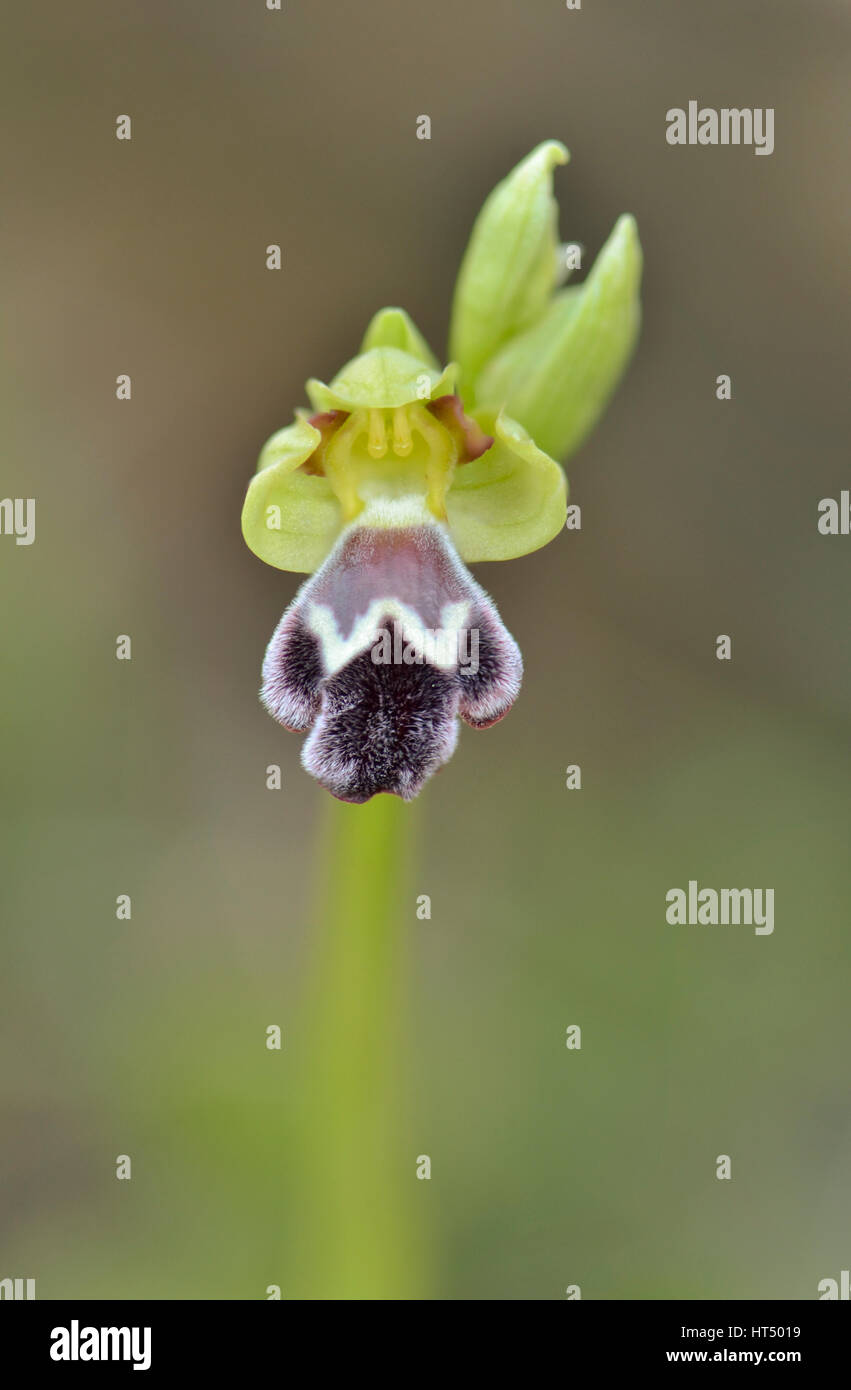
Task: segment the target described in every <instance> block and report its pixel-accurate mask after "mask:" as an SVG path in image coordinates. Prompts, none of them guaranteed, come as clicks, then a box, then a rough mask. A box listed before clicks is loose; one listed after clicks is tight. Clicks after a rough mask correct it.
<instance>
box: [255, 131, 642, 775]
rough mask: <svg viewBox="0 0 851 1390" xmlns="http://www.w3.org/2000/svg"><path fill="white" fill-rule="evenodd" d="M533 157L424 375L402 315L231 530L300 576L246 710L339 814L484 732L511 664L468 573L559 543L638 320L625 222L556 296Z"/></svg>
mask: <svg viewBox="0 0 851 1390" xmlns="http://www.w3.org/2000/svg"><path fill="white" fill-rule="evenodd" d="M566 161H567V151H566V150H565V149H564V146H562V145H560V144H559V143H558V142H556V141H547V142H545V143H544V144H542V145H540V146H538V148H537V149H535V150H533V152H532V153H531V154H530V155H529V156H528V157H527V158H526V159H525V160H524V161H523V162H522V163H521V164H520V165H518V166H517V168H516V169H515V170H514V171H513V172H512V173H511V174H509V176H508V177H507V178H506V179H505V180H504V181H503V182H502V183H501V184H499V185H498V186H497V188H496V189H494V191H493V193H492V194H491V195H490V197H489V198H488V199H487V201H486V203H485V205H484V207H483V208H482V211H481V213H480V214H479V217H478V219H477V221H476V224H475V226H474V229H473V234H472V237H471V240H470V245H469V247H468V249H467V251H466V253H465V256H464V259H463V262H462V265H461V270H460V273H459V276H458V283H457V286H456V291H455V300H454V305H453V311H452V323H451V330H450V355H451V358H452V360H451V362H450V364H449V365H448V366H446V367H443V368H441V365H440V364H439V362H438V361H437V360H436V358H435V357H434V355H433V353H432V352H431V349H430V348H429V346H428V345H427V343H426V342H425V340H424V339H423V337H422V336H421V334H420V333H419V332H418V330H417V329H416V327H415V326H414V324H413V323H412V321H411V319H410V318H409V317H408V315H407V314H406V313H405V312H404V310H402V309H397V308H391V309H383V310H381V311H380V312H379V313H378V314H376V316H375V317H374V318H373V320H372V322H371V323H370V325H369V327H368V329H367V331H366V335H365V337H364V340H363V343H362V344H361V349H360V352H359V353H358V355H357V356H356V357H355V358H353V359H352V361H350V362H349V363H347V365H346V366H344V367H343V368H342V370H341V371H340V372H338V374H337V375H336V376H335V377H334V379H333V380H332V381H331V382H330V383H329V384H328V385H326V384H324V383H323V382H320V381H316V380H311V381H308V383H307V386H306V394H307V398H308V400H309V402H310V406H311V409H310V410H299V411H297V412H296V420H295V422H294V423H293V424H291V425H288V426H286V427H285V428H284V429H282V430H279V431H278V433H276V434H274V435H273V436H272V438H271V439H270V440H268V442H267V443H266V445H265V446H264V448H263V450H262V452H261V454H260V459H259V463H258V468H257V472H256V474H255V476H254V478H253V479H252V481H251V483H250V485H249V488H248V492H247V496H246V499H245V505H244V508H243V514H242V528H243V534H244V536H245V540H246V542H247V544H248V546H249V547H250V549H251V550H252V551H253V552H254V553H255V554H256V555H258V556H259V557H260V559H261V560H265V561H266V563H267V564H270V565H273V566H275V567H276V568H278V569H282V570H291V571H296V572H301V573H307V574H309V575H310V576H311V577H310V578H309V579H308V580H307V581H306V583H304V584H303V585H302V587H301V589H300V590H299V592H298V593H297V595H296V597H295V600H294V601H293V603H292V604H291V605H290V607H289V608H288V609H287V611H286V613H285V614H284V616H283V618H282V619H281V621H280V623H279V624H278V627H277V629H276V631H275V633H274V635H273V637H272V640H271V642H270V643H269V646H268V649H267V652H266V657H265V660H264V663H263V683H262V689H261V698H262V700H263V702H264V704H265V706H266V708H267V709H268V710H269V712H270V714H272V715H273V716H274V718H275V719H277V720H278V721H279V723H281V724H283V725H284V726H285V727H286V728H288V729H292V730H296V731H300V732H307V733H308V737H307V739H306V740H305V743H304V747H303V751H302V762H303V764H304V766H305V768H306V769H307V771H308V772H310V773H312V774H313V775H314V776H315V777H316V778H317V779H318V781H319V782H320V783H321V784H322V785H323V786H324V787H326V788H327V790H328V791H330V792H332V793H333V795H334V796H336V797H339V798H340V799H341V800H343V801H351V802H363V801H367V800H369V798H370V797H372V796H373V795H375V794H376V793H377V792H391V793H395V794H396V795H398V796H401V797H403V798H404V799H405V800H409V799H411V798H412V797H414V796H416V794H417V793H418V792H419V791H420V789H421V788H422V786H423V785H424V783H425V782H426V780H427V779H428V778H429V777H430V776H431V774H432V773H433V772H435V771H436V770H437V768H439V767H440V766H441V765H442V764H443V763H445V762H446V761H447V759H448V758H449V757H450V756H451V754H452V752H453V750H454V748H455V745H456V742H457V738H458V727H459V718H460V719H463V720H464V721H465V722H466V723H467V724H469V725H472V726H473V727H474V728H486V727H487V726H488V725H489V724H493V723H495V721H496V720H498V719H501V718H502V716H503V715H504V714H505V713H506V712H507V710H508V709H509V708H510V706H511V704H512V703H513V701H514V699H515V698H516V696H517V693H518V691H519V688H520V681H521V675H522V661H521V657H520V652H519V649H518V647H517V644H516V642H515V641H514V639H513V638H512V637H511V635H510V634H509V633H508V632H507V630H506V629H505V627H504V625H503V623H502V621H501V619H500V617H499V614H498V613H497V611H496V608H495V606H494V604H493V603H492V602H491V600H490V599H489V598H488V596H487V594H486V593H485V591H484V590H483V589H482V588H481V586H480V585H479V584H478V583H477V582H476V580H475V579H474V578H473V577H472V575H471V574H470V573H469V571H468V570H467V568H466V565H467V564H475V563H477V562H479V561H485V560H510V559H513V558H515V557H516V556H520V555H526V554H528V553H529V552H530V551H533V550H537V549H538V548H539V547H540V546H543V545H546V544H547V542H548V541H550V540H552V539H553V537H554V536H556V535H557V534H558V532H559V531H560V530H561V529H562V527H563V525H564V520H565V510H566V499H567V484H566V480H565V476H564V473H563V471H562V469H561V467H560V465H559V463H558V462H556V460H557V459H563V458H564V457H566V455H567V454H568V453H569V452H571V451H572V450H573V449H575V448H576V447H577V445H578V444H579V443H580V442H581V440H582V439H583V438H584V437H585V435H586V434H587V433H588V431H589V430H590V429H591V427H592V426H593V424H594V423H595V421H596V420H597V419H598V418H599V416H600V414H601V412H602V410H603V409H604V407H605V405H606V403H607V401H608V398H609V396H610V394H611V392H612V391H613V390H614V387H615V385H616V384H617V381H618V379H619V377H620V375H621V373H622V371H623V369H624V367H625V365H626V362H627V360H628V358H629V355H630V353H631V351H632V348H633V345H634V343H635V339H636V337H637V333H638V326H639V316H640V310H639V298H638V293H639V282H640V277H641V251H640V247H639V244H638V237H637V233H636V228H635V223H634V221H633V219H632V218H631V217H628V216H625V217H621V218H620V219H619V221H618V222H617V224H616V226H615V228H614V231H613V232H612V235H611V237H610V238H609V240H608V242H607V243H606V245H605V246H604V248H603V250H602V251H601V253H600V255H599V257H598V259H597V261H596V263H595V265H594V267H593V268H592V270H591V272H590V274H589V276H588V277H587V279H586V280H585V282H584V284H582V285H581V286H580V287H578V288H568V289H559V288H558V285H559V283H560V279H561V278H562V276H561V273H560V272H561V269H562V265H561V262H562V259H563V257H562V254H561V251H560V247H559V244H558V240H557V227H556V223H557V215H556V204H555V202H554V199H553V196H552V174H553V170H554V168H555V167H556V166H557V165H558V164H563V163H565V162H566Z"/></svg>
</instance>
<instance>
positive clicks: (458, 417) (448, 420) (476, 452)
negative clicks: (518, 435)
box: [428, 396, 493, 463]
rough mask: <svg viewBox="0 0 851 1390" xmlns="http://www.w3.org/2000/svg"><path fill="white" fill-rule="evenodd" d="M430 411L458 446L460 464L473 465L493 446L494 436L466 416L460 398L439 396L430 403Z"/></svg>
mask: <svg viewBox="0 0 851 1390" xmlns="http://www.w3.org/2000/svg"><path fill="white" fill-rule="evenodd" d="M428 409H429V410H430V411H431V413H432V415H433V416H434V418H435V419H436V420H438V421H439V422H440V424H441V425H443V427H444V429H447V430H449V433H450V434H451V435H452V436H453V438H454V439H455V441H456V443H457V445H458V462H459V463H471V462H472V461H473V459H477V458H481V456H482V454H484V453H486V452H487V450H488V449H489V448H490V447H491V445H492V444H493V436H492V435H490V434H485V432H484V430H483V429H482V428H481V426H479V425H477V424H476V421H475V420H471V419H470V417H469V415H465V414H464V407H463V405H462V404H461V398H460V396H438V398H437V400H436V401H430V402H429V405H428Z"/></svg>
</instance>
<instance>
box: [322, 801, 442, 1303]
mask: <svg viewBox="0 0 851 1390" xmlns="http://www.w3.org/2000/svg"><path fill="white" fill-rule="evenodd" d="M326 813H327V817H328V820H327V825H326V833H325V841H324V846H323V850H322V854H321V857H320V873H321V875H322V888H321V909H320V912H319V919H318V923H317V939H316V942H315V974H314V978H313V980H312V983H311V989H310V994H309V1000H308V1010H307V1017H306V1020H305V1030H304V1049H305V1051H304V1058H303V1065H302V1076H303V1079H304V1082H305V1086H306V1096H305V1110H304V1124H303V1133H302V1138H303V1141H304V1158H305V1167H304V1172H303V1193H302V1194H301V1196H302V1201H301V1202H300V1209H301V1217H302V1222H303V1229H302V1235H303V1241H302V1255H301V1258H300V1260H299V1266H300V1268H299V1269H298V1270H296V1271H295V1272H294V1275H295V1277H294V1283H296V1284H298V1285H299V1286H300V1287H299V1292H298V1296H300V1297H308V1298H320V1299H400V1298H402V1299H404V1298H416V1297H419V1296H420V1292H421V1289H420V1282H421V1269H422V1260H421V1257H420V1255H419V1252H418V1250H417V1249H416V1246H417V1241H416V1237H415V1221H414V1219H413V1213H414V1211H415V1202H414V1198H415V1196H416V1193H415V1191H414V1189H415V1188H416V1187H418V1186H419V1184H418V1183H417V1182H416V1178H415V1160H416V1152H415V1147H413V1148H412V1140H411V1138H410V1134H409V1133H406V1129H405V1125H404V1118H403V1111H404V1108H405V1107H404V1106H403V1104H402V1103H401V1097H402V1095H403V1094H404V1088H403V1086H402V1085H401V1081H402V1073H403V1070H404V1054H405V1051H406V1038H407V1029H406V1024H407V1020H408V1018H409V1014H410V1010H409V1008H408V1003H407V991H406V982H407V970H406V963H407V962H406V952H405V944H406V940H407V937H408V933H409V931H410V928H411V923H412V921H414V920H415V918H414V907H415V904H414V898H413V894H412V891H411V888H410V882H409V869H410V862H409V856H410V831H411V825H412V817H413V815H414V814H415V813H414V812H413V811H412V808H411V807H410V806H408V805H406V804H405V803H403V802H401V801H399V800H398V798H396V797H392V796H378V797H375V798H374V799H373V800H372V801H369V802H367V803H366V805H364V806H349V805H346V804H344V803H341V802H337V801H332V802H329V804H328V806H327V812H326Z"/></svg>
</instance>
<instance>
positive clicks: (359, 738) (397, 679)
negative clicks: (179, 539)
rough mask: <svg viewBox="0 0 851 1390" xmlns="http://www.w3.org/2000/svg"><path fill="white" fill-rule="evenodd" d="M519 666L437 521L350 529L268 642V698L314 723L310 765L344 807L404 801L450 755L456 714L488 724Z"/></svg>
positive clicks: (293, 722) (501, 707)
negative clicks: (375, 799)
mask: <svg viewBox="0 0 851 1390" xmlns="http://www.w3.org/2000/svg"><path fill="white" fill-rule="evenodd" d="M521 675H522V661H521V657H520V653H519V651H518V649H517V646H516V643H515V642H514V640H513V639H512V637H511V636H510V635H509V633H508V632H507V631H506V630H505V628H504V626H503V624H502V622H501V620H500V617H499V614H498V613H497V611H496V609H495V607H494V606H493V604H492V603H491V602H490V600H489V599H488V597H487V595H486V594H485V593H484V591H483V590H482V589H481V588H480V586H479V585H478V584H477V583H476V581H475V580H474V579H473V578H472V576H471V575H470V574H468V572H467V570H466V569H465V567H464V566H463V564H462V563H461V561H460V560H459V559H458V557H457V555H456V554H455V552H454V550H453V549H452V546H451V544H450V542H449V540H448V537H447V536H446V534H445V532H444V531H443V528H442V527H440V526H437V525H436V524H433V523H432V524H426V525H413V526H408V527H401V528H399V527H397V528H391V529H388V530H385V531H382V530H375V529H373V528H372V527H369V526H358V525H354V526H352V527H350V528H348V530H347V532H346V533H344V535H343V536H342V537H341V540H340V542H339V543H338V545H337V547H336V548H335V550H334V553H333V554H332V556H330V557H329V559H328V561H326V563H325V565H323V567H322V569H321V570H320V571H319V572H318V573H317V574H316V575H314V576H313V578H312V579H310V580H308V582H307V583H306V584H305V585H304V586H303V587H302V589H301V591H300V592H299V594H298V595H297V596H296V600H295V602H294V603H293V604H292V605H291V607H290V608H289V609H288V610H287V612H286V613H285V614H284V617H283V618H282V620H281V622H280V623H279V625H278V628H277V630H276V632H275V634H274V636H273V637H272V641H271V642H270V644H269V647H268V650H267V653H266V658H265V661H264V664H263V688H262V692H261V693H262V698H263V702H264V704H265V705H266V707H267V709H268V710H269V712H270V713H271V714H272V715H273V716H274V717H275V718H276V719H277V720H278V721H279V722H280V723H282V724H284V725H285V727H287V728H290V729H296V730H302V731H306V730H310V736H309V738H308V739H307V741H306V743H305V745H304V749H303V752H302V762H303V764H304V766H305V768H306V769H307V771H309V772H311V773H312V774H313V775H314V776H315V777H316V778H317V779H318V780H319V781H320V782H321V783H322V785H323V786H324V787H325V788H326V789H327V790H328V791H330V792H332V793H333V795H334V796H336V797H338V798H340V799H341V800H344V801H356V802H361V801H366V800H368V799H369V798H370V797H371V796H374V795H375V794H376V793H378V792H389V793H393V794H395V795H397V796H401V797H403V798H404V799H406V800H408V799H410V798H411V797H413V796H415V795H416V794H417V793H418V792H419V791H420V790H421V788H422V786H423V785H424V783H425V782H426V781H427V779H428V778H429V777H430V776H431V775H432V773H433V772H435V771H436V770H437V769H438V768H439V767H440V766H442V764H443V763H445V762H446V761H447V759H448V758H449V757H450V756H451V754H452V752H453V751H454V748H455V744H456V741H457V736H458V718H459V716H460V717H461V718H463V719H464V720H465V721H466V722H467V723H469V724H471V725H472V726H473V727H475V728H487V727H488V725H490V724H493V723H495V722H496V721H497V720H498V719H501V718H502V716H503V715H504V714H506V713H507V711H508V709H509V708H510V706H511V704H512V703H513V701H514V699H515V698H516V696H517V693H518V691H519V688H520V680H521Z"/></svg>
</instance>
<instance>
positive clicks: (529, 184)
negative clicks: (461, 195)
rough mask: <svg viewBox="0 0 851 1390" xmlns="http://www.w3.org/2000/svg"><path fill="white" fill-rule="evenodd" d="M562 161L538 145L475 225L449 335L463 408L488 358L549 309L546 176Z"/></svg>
mask: <svg viewBox="0 0 851 1390" xmlns="http://www.w3.org/2000/svg"><path fill="white" fill-rule="evenodd" d="M568 158H569V156H568V153H567V150H566V149H565V147H564V145H562V144H560V143H559V141H558V140H546V141H544V143H543V144H541V145H538V147H537V149H534V150H533V151H532V153H531V154H530V155H527V156H526V158H525V159H524V160H523V161H522V163H520V164H518V165H517V167H516V169H514V170H512V172H511V173H510V174H509V175H508V177H507V178H506V179H503V181H502V183H500V184H497V186H496V188H495V189H494V190H493V192H492V193H491V194H490V196H489V197H488V199H487V200H486V202H485V204H484V206H483V208H482V210H481V212H480V213H479V215H478V217H477V219H476V223H475V226H474V227H473V232H472V236H471V237H470V244H469V246H468V248H467V251H466V253H465V255H464V259H463V261H462V263H461V269H460V271H459V272H458V280H457V282H456V286H455V299H454V302H453V306H452V324H451V328H450V334H449V352H450V356H451V357H452V358H453V360H455V361H457V362H458V364H459V366H460V369H461V384H460V389H461V395H462V397H463V398H464V399H465V400H466V401H467V403H468V404H471V403H472V397H473V394H474V393H475V392H476V391H477V389H478V388H477V381H478V377H479V373H480V372H481V370H482V368H483V367H484V365H485V363H486V362H487V360H488V358H490V357H492V356H493V354H494V353H495V352H497V351H498V350H499V349H500V348H501V347H502V345H503V344H504V343H505V342H506V340H507V339H508V338H509V337H511V335H512V334H514V333H518V332H520V331H521V330H522V329H524V328H527V327H528V326H529V325H530V324H531V323H533V322H534V321H535V320H536V319H537V318H538V317H539V316H540V315H541V313H543V311H544V309H545V308H546V306H547V303H548V302H549V298H550V295H551V294H552V291H553V287H554V285H555V283H556V275H557V270H558V235H557V219H558V208H557V205H556V203H555V200H554V198H553V195H552V172H553V169H554V168H555V167H556V165H558V164H566V163H567V161H568Z"/></svg>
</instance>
